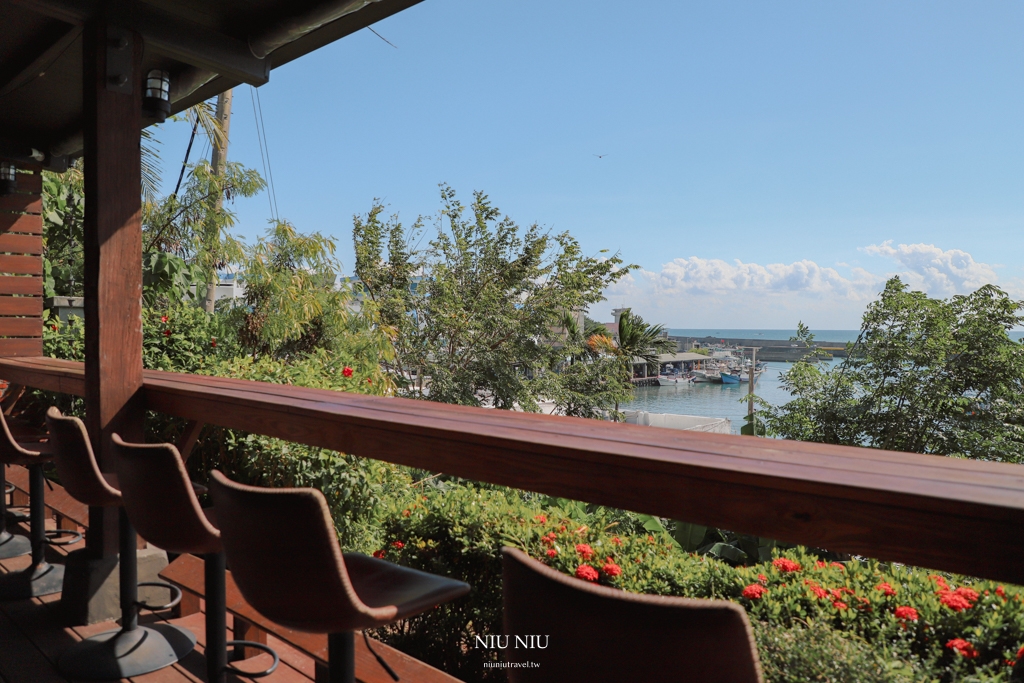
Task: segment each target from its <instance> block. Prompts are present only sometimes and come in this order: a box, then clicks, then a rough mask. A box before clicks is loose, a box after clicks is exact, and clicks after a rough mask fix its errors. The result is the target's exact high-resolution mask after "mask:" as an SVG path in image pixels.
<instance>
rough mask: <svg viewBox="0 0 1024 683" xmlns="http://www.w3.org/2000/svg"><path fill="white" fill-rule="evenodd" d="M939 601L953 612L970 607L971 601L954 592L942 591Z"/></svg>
mask: <svg viewBox="0 0 1024 683" xmlns="http://www.w3.org/2000/svg"><path fill="white" fill-rule="evenodd" d="M939 602H941V603H942V604H943V605H945V606H946V607H948V608H950V609H951V610H953V611H954V612H963V611H964V610H965V609H970V608H971V601H970V600H968V599H967V598H965V597H964V596H962V595H957V594H956V593H943V594H942V596H941V597H940V598H939Z"/></svg>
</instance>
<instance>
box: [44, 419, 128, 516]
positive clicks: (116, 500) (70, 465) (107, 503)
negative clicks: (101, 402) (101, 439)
mask: <svg viewBox="0 0 1024 683" xmlns="http://www.w3.org/2000/svg"><path fill="white" fill-rule="evenodd" d="M46 424H47V426H48V427H49V428H50V433H51V434H52V435H53V437H52V438H53V442H54V443H56V444H60V454H59V455H58V456H57V457H55V458H54V463H53V464H54V465H55V466H56V468H57V475H58V476H59V477H60V483H61V484H62V485H63V486H64V490H66V491H67V492H68V494H70V495H71V497H72V498H74V499H75V500H77V501H78V502H80V503H85V504H86V505H89V506H91V507H119V506H120V505H121V504H122V503H121V491H120V490H118V489H119V487H118V484H117V475H116V474H113V473H110V472H100V466H99V464H98V463H97V462H96V456H95V455H94V454H93V452H92V443H91V442H90V441H89V433H88V432H87V431H86V429H85V424H83V423H82V421H81V420H79V419H78V418H77V417H65V416H64V415H61V412H60V411H59V410H57V408H56V407H51V408H50V409H49V410H47V411H46Z"/></svg>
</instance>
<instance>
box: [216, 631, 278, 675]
mask: <svg viewBox="0 0 1024 683" xmlns="http://www.w3.org/2000/svg"><path fill="white" fill-rule="evenodd" d="M227 644H228V647H238V646H242V647H251V648H254V649H257V650H263V651H264V652H266V653H267V654H269V655H271V656H272V657H273V658H274V663H273V664H271V665H270V667H269V668H267V669H264V670H263V671H257V672H255V673H250V672H249V671H242V670H241V669H236V668H235V667H233V666H226V667H224V670H225V671H228V672H230V673H233V674H235V675H236V676H242V677H243V678H263V677H264V676H269V675H270V674H272V673H274V672H275V671H277V665H278V664H279V663H280V662H281V658H280V657H278V656H277V651H276V650H274V648H272V647H270V646H268V645H264V644H263V643H254V642H252V641H251V640H229V641H228V643H227Z"/></svg>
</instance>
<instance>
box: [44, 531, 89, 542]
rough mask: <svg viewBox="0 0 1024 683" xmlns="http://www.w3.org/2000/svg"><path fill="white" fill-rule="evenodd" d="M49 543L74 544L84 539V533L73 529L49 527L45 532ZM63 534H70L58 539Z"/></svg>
mask: <svg viewBox="0 0 1024 683" xmlns="http://www.w3.org/2000/svg"><path fill="white" fill-rule="evenodd" d="M45 536H46V543H47V545H74V544H75V543H78V542H79V541H81V540H82V533H81V532H80V531H74V530H72V529H47V530H46V532H45ZM61 536H69V537H70V538H65V539H63V540H58V539H60V538H61Z"/></svg>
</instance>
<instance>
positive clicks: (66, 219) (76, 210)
mask: <svg viewBox="0 0 1024 683" xmlns="http://www.w3.org/2000/svg"><path fill="white" fill-rule="evenodd" d="M84 220H85V190H84V188H83V178H82V163H81V161H80V160H79V161H77V162H76V163H75V164H74V165H72V167H71V168H69V169H68V170H67V171H65V172H64V173H60V174H58V173H50V172H49V171H44V172H43V291H44V294H45V296H47V297H51V296H82V295H83V293H84V289H83V288H84V281H85V276H84V274H83V266H84V262H85V261H84V252H83V248H84V240H85V228H84Z"/></svg>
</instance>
